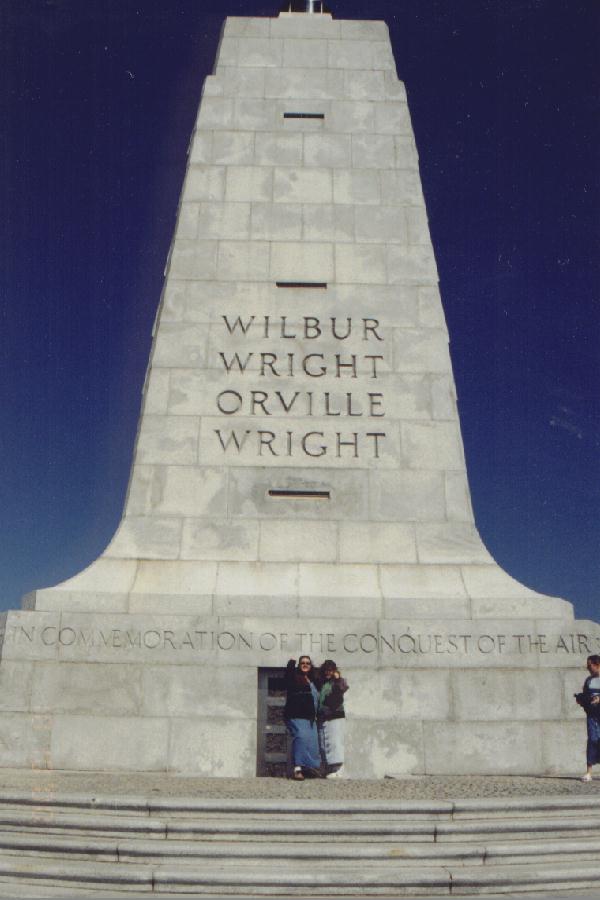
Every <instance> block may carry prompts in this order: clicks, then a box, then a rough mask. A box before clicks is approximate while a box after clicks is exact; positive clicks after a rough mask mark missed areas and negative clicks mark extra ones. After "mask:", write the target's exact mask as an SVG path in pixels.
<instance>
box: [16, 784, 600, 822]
mask: <svg viewBox="0 0 600 900" xmlns="http://www.w3.org/2000/svg"><path fill="white" fill-rule="evenodd" d="M4 807H10V808H21V807H25V808H27V807H35V808H39V809H45V808H49V809H70V810H77V809H81V810H91V809H93V810H96V811H98V812H112V813H115V814H120V813H131V814H145V815H149V816H150V815H160V816H166V815H169V816H171V815H179V814H183V815H224V816H229V815H233V814H241V815H243V816H248V815H250V816H262V815H265V816H271V815H273V814H277V815H280V816H286V817H293V816H296V815H297V814H298V813H302V814H303V815H304V816H308V817H310V816H314V817H316V818H319V817H320V816H322V815H332V816H334V817H340V816H347V815H353V816H360V815H379V816H387V815H392V816H394V817H396V818H397V817H406V818H409V819H415V818H421V817H424V818H426V819H431V818H438V817H440V818H453V819H456V818H481V817H484V816H485V817H487V816H494V817H512V816H514V815H515V814H519V815H522V814H527V815H529V816H532V817H533V816H540V817H544V816H546V815H548V813H555V812H560V813H561V815H563V816H570V815H573V816H581V815H582V814H585V813H587V812H591V813H593V812H594V811H597V810H598V797H597V796H594V795H591V796H584V797H581V796H580V797H573V796H553V797H527V796H525V797H502V798H494V797H489V798H482V799H470V800H469V799H467V800H423V801H397V800H351V801H348V800H344V799H334V798H330V799H307V800H302V799H296V798H293V799H292V798H290V799H276V800H256V799H242V800H232V799H220V798H219V799H217V798H215V799H212V798H195V797H193V798H189V797H158V798H152V797H150V798H148V797H142V796H138V795H136V796H124V795H120V796H113V795H102V794H98V795H90V794H85V793H66V792H65V793H63V792H60V793H54V792H40V791H33V790H30V791H6V790H4V791H2V792H1V793H0V811H2V809H3V808H4Z"/></svg>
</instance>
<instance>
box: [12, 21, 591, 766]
mask: <svg viewBox="0 0 600 900" xmlns="http://www.w3.org/2000/svg"><path fill="white" fill-rule="evenodd" d="M599 647H600V628H599V627H598V626H597V625H596V624H594V623H591V622H575V621H574V619H573V612H572V607H571V605H570V604H569V603H567V602H565V601H563V600H560V599H557V598H551V597H546V596H542V595H540V594H538V593H536V592H535V591H532V590H529V589H528V588H526V587H524V586H522V585H521V584H519V583H517V582H516V581H515V580H514V579H513V578H511V577H510V576H509V575H508V574H506V573H505V572H504V571H503V570H502V569H500V568H499V566H498V565H497V564H496V563H495V562H494V560H493V559H492V557H491V556H490V555H489V553H488V552H487V550H486V549H485V547H484V546H483V544H482V542H481V540H480V538H479V535H478V533H477V530H476V527H475V524H474V521H473V514H472V510H471V505H470V497H469V488H468V483H467V476H466V471H465V462H464V456H463V448H462V441H461V435H460V427H459V419H458V414H457V408H456V402H455V392H454V382H453V376H452V369H451V364H450V358H449V354H448V334H447V331H446V326H445V322H444V316H443V311H442V305H441V302H440V297H439V293H438V287H437V273H436V264H435V259H434V255H433V250H432V245H431V240H430V236H429V230H428V225H427V216H426V211H425V206H424V202H423V195H422V192H421V184H420V178H419V168H418V158H417V151H416V148H415V143H414V138H413V133H412V129H411V123H410V117H409V112H408V106H407V102H406V94H405V90H404V86H403V85H402V83H401V82H399V81H398V78H397V76H396V69H395V64H394V59H393V57H392V51H391V45H390V41H389V37H388V31H387V28H386V26H385V24H384V23H383V22H376V21H343V20H339V21H338V20H335V19H333V18H332V17H331V16H330V15H327V14H318V13H316V14H303V13H282V14H280V15H279V16H278V17H277V18H272V19H270V18H229V19H227V21H226V23H225V27H224V31H223V36H222V40H221V43H220V46H219V52H218V59H217V65H216V69H215V74H214V75H212V76H210V77H209V78H208V79H207V80H206V83H205V85H204V91H203V96H202V101H201V105H200V110H199V113H198V119H197V124H196V130H195V133H194V136H193V140H192V142H191V147H190V153H189V164H188V168H187V174H186V177H185V183H184V186H183V190H182V195H181V202H180V207H179V214H178V220H177V227H176V232H175V236H174V240H173V244H172V248H171V253H170V259H169V262H168V266H167V274H166V282H165V287H164V291H163V297H162V301H161V305H160V310H159V315H158V318H157V322H156V328H155V334H154V343H153V348H152V355H151V359H150V365H149V368H148V373H147V379H146V384H145V388H144V396H143V409H142V414H141V419H140V423H139V431H138V437H137V442H136V447H135V453H134V460H133V468H132V472H131V479H130V484H129V490H128V494H127V499H126V503H125V510H124V512H123V516H122V519H121V522H120V525H119V527H118V530H117V533H116V535H115V537H114V539H113V540H112V541H111V543H110V545H109V546H108V548H107V549H106V550H105V551H104V553H103V554H102V555H101V556H100V557H99V558H98V559H97V560H96V561H95V562H94V563H92V565H90V567H89V568H88V569H86V570H85V571H83V572H81V573H80V574H77V575H75V576H74V577H73V578H70V579H69V580H68V581H65V582H63V583H62V584H59V585H56V586H55V587H52V588H47V589H44V590H38V591H35V592H34V593H32V594H31V595H28V597H26V598H25V600H24V608H23V610H21V611H11V612H9V613H8V614H6V615H5V623H4V638H3V647H2V663H1V668H0V676H1V679H2V680H1V685H2V695H1V696H2V704H3V716H2V719H1V724H0V737H1V741H0V765H3V766H42V767H48V768H61V769H64V768H66V769H108V770H168V771H171V772H182V773H195V774H203V775H215V776H248V775H253V774H255V773H256V772H257V765H258V770H259V771H260V760H259V761H258V762H257V732H258V728H257V721H258V720H261V716H263V718H264V710H263V711H262V712H261V709H260V704H261V702H262V701H261V700H260V695H259V691H258V685H259V683H260V678H261V674H262V676H264V673H267V676H268V673H269V671H270V670H276V669H277V668H278V667H281V666H282V665H285V663H286V661H287V660H288V658H290V657H297V656H298V655H299V654H300V653H310V654H311V655H312V656H313V659H314V660H316V662H317V663H320V662H321V661H322V660H323V658H324V657H333V658H335V660H336V661H337V662H338V664H339V666H340V667H341V668H342V669H343V671H344V674H345V675H347V677H348V680H349V682H350V685H351V690H350V692H349V694H348V700H347V708H348V712H347V715H348V736H347V751H348V762H347V770H348V773H349V775H354V776H357V777H382V776H383V775H386V774H391V775H400V774H408V773H461V772H466V773H486V772H499V773H542V772H546V773H548V772H563V771H572V770H573V767H574V760H575V759H577V758H578V757H579V756H580V755H581V752H582V742H583V726H582V722H581V713H580V711H579V710H578V709H577V708H576V707H575V706H574V704H573V703H572V699H571V694H572V691H573V689H574V688H575V687H577V686H578V685H579V683H580V681H581V678H582V666H583V663H584V662H585V656H586V655H587V654H588V653H592V652H597V651H598V649H599ZM266 727H267V731H268V725H267V726H266ZM259 737H260V735H259ZM258 743H259V745H260V740H259V742H258Z"/></svg>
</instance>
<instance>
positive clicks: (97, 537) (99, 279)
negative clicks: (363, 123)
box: [0, 0, 600, 620]
mask: <svg viewBox="0 0 600 900" xmlns="http://www.w3.org/2000/svg"><path fill="white" fill-rule="evenodd" d="M278 8H279V7H278V5H277V3H274V4H263V3H260V2H256V3H254V4H250V3H248V2H241V0H232V2H230V3H229V4H224V3H219V4H216V3H206V2H201V0H137V2H134V0H85V2H83V0H1V2H0V53H1V57H2V61H3V70H4V74H3V77H2V79H1V81H0V103H1V111H2V127H1V130H0V135H1V137H0V141H1V144H0V148H1V149H0V210H1V215H0V238H1V247H2V268H1V270H0V290H1V314H2V319H1V321H2V340H1V347H2V351H1V355H0V442H1V443H0V460H1V468H0V608H8V607H15V606H18V604H19V598H20V596H21V594H23V593H24V592H26V591H28V590H31V589H33V588H35V587H44V586H47V585H50V584H53V583H56V582H57V581H59V580H61V579H63V578H65V577H68V576H69V575H71V574H74V573H75V572H76V571H78V570H80V569H81V568H83V567H84V566H85V565H86V564H88V563H89V562H90V561H91V560H92V559H93V558H95V557H96V556H97V555H98V554H99V553H100V552H101V551H102V549H103V548H104V546H105V545H106V544H107V543H108V541H109V539H110V537H111V536H112V534H113V532H114V529H115V527H116V525H117V523H118V521H119V517H120V513H121V509H122V505H123V500H124V495H125V490H126V486H127V479H128V474H129V466H130V463H131V457H132V448H133V441H134V438H135V431H136V426H137V419H138V414H139V407H140V392H141V387H142V381H143V377H144V372H145V368H146V363H147V358H148V353H149V350H150V341H151V337H150V335H151V328H152V322H153V319H154V315H155V312H156V308H157V304H158V300H159V296H160V292H161V287H162V282H163V269H164V265H165V260H166V257H167V253H168V249H169V244H170V240H171V234H172V229H173V226H174V222H175V212H176V209H177V203H178V197H179V191H180V187H181V182H182V179H183V174H184V167H185V154H186V148H187V144H188V140H189V137H190V133H191V131H192V128H193V125H194V120H195V115H196V111H197V106H198V102H199V99H200V90H201V86H202V82H203V80H204V78H205V77H206V75H207V74H208V73H209V72H210V70H211V68H212V65H213V62H214V58H215V53H216V48H217V42H218V38H219V32H220V28H221V24H222V21H223V19H224V17H225V16H226V15H227V14H230V15H276V14H277V12H278ZM332 11H333V13H334V15H335V16H336V17H338V18H342V17H345V18H367V17H368V18H382V19H385V20H386V21H387V22H388V24H389V26H390V30H391V36H392V42H393V46H394V53H395V56H396V62H397V65H398V72H399V75H400V77H401V78H402V79H403V80H404V81H405V82H406V85H407V90H408V95H409V103H410V109H411V114H412V119H413V126H414V129H415V134H416V140H417V146H418V149H419V154H420V159H421V175H422V179H423V187H424V191H425V197H426V202H427V208H428V214H429V219H430V226H431V231H432V237H433V243H434V248H435V252H436V257H437V261H438V268H439V272H440V278H441V289H442V297H443V301H444V307H445V311H446V316H447V320H448V326H449V330H450V337H451V352H452V358H453V362H454V372H455V378H456V384H457V390H458V397H459V408H460V412H461V422H462V430H463V438H464V443H465V451H466V455H467V464H468V469H469V477H470V483H471V491H472V496H473V503H474V507H475V514H476V519H477V523H478V525H479V529H480V531H481V533H482V536H483V538H484V540H485V542H486V544H487V546H488V548H489V549H490V551H491V552H492V554H493V555H494V556H495V558H496V559H497V560H498V562H499V563H500V564H501V565H502V566H503V567H504V568H506V569H507V571H508V572H510V573H511V574H512V575H513V576H515V577H516V578H518V579H519V580H521V581H523V582H524V583H525V584H527V585H529V586H530V587H533V588H536V589H538V590H540V591H543V592H546V593H550V594H554V595H559V596H563V597H565V598H567V599H570V600H572V601H573V602H574V603H575V606H576V611H577V614H578V615H579V616H580V617H593V618H595V619H596V620H598V619H600V454H599V451H600V408H599V407H600V298H599V284H600V279H599V262H598V259H599V255H598V239H599V237H600V218H599V210H600V204H599V181H600V178H599V175H600V163H599V160H600V146H599V145H600V140H599V127H598V87H599V84H598V82H599V80H600V78H599V66H598V59H599V58H600V46H599V45H600V40H599V34H600V6H599V5H598V2H597V0H455V2H452V3H449V2H448V0H393V2H392V0H371V2H369V3H368V4H365V3H364V2H363V3H358V2H356V0H349V2H344V3H341V2H340V3H334V4H332Z"/></svg>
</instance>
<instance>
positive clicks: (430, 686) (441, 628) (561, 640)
mask: <svg viewBox="0 0 600 900" xmlns="http://www.w3.org/2000/svg"><path fill="white" fill-rule="evenodd" d="M4 619H5V622H4V641H3V650H2V664H1V666H0V679H1V680H0V683H1V686H2V693H1V696H2V708H3V716H2V720H1V724H0V766H4V767H34V768H47V769H74V770H105V771H167V772H172V773H186V774H195V775H209V776H229V777H248V776H253V775H255V774H257V772H260V771H261V770H264V765H263V763H264V759H261V754H263V755H264V752H265V751H264V746H263V745H264V743H265V742H263V745H261V737H260V734H259V727H260V726H258V727H257V723H260V722H263V723H266V726H265V727H267V732H268V722H267V716H266V711H265V710H264V709H262V710H261V708H260V707H261V703H263V702H264V698H262V699H261V693H260V692H259V690H258V686H259V677H258V676H259V673H264V672H267V673H268V672H269V670H273V671H276V670H277V669H278V668H280V667H281V666H282V665H285V663H286V661H287V660H288V659H289V658H290V657H295V658H297V657H298V656H299V655H300V654H301V653H310V654H311V656H312V658H313V660H314V661H315V662H316V663H320V662H322V661H323V659H324V658H326V657H332V658H334V659H335V660H336V662H337V663H338V665H339V666H340V668H341V669H342V671H343V673H344V675H345V676H346V677H347V679H348V681H349V683H350V688H351V689H350V691H349V693H348V695H347V738H346V751H347V763H346V770H347V774H348V776H349V777H354V778H382V777H383V776H385V775H396V776H398V775H407V774H466V773H468V774H486V773H504V774H542V773H545V774H553V773H567V772H569V773H572V772H573V769H574V766H575V763H574V760H577V759H579V758H580V757H581V756H582V747H583V743H584V740H585V729H584V722H583V721H582V720H583V716H582V713H581V710H580V709H579V708H578V707H577V706H576V705H575V703H574V702H573V699H572V695H573V693H574V692H575V691H576V690H578V689H579V688H580V685H581V681H582V677H583V674H584V673H583V666H584V664H585V659H586V656H587V655H588V654H589V653H594V652H598V649H599V648H600V627H599V626H598V625H597V624H595V623H591V622H585V621H579V622H577V621H572V620H570V621H569V620H568V619H566V618H565V619H563V620H561V619H558V618H555V619H550V618H547V619H541V618H539V619H533V618H531V619H510V618H505V619H502V618H494V619H491V618H490V619H486V620H473V619H470V620H469V619H463V620H454V621H449V620H446V621H445V620H443V619H440V620H436V619H433V618H430V619H412V618H410V619H407V618H404V619H391V618H389V619H386V618H373V619H370V620H369V619H365V618H356V619H353V618H346V619H340V618H335V619H332V618H319V617H316V616H313V617H311V618H310V619H307V618H303V619H299V618H281V617H268V618H267V617H260V618H259V617H254V618H251V617H227V616H206V615H148V614H146V615H142V614H128V613H121V614H119V613H114V612H110V613H93V612H75V611H72V610H71V611H62V612H58V611H38V610H35V611H20V612H9V613H6V614H5V615H4ZM269 740H271V738H267V741H266V746H267V749H268V741H269Z"/></svg>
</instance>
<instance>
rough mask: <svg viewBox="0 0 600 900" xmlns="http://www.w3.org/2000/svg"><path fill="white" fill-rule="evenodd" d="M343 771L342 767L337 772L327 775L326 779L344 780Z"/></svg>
mask: <svg viewBox="0 0 600 900" xmlns="http://www.w3.org/2000/svg"><path fill="white" fill-rule="evenodd" d="M343 769H344V767H343V766H340V767H339V769H336V771H335V772H330V773H329V775H326V776H325V777H326V778H343V777H344V772H343Z"/></svg>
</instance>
